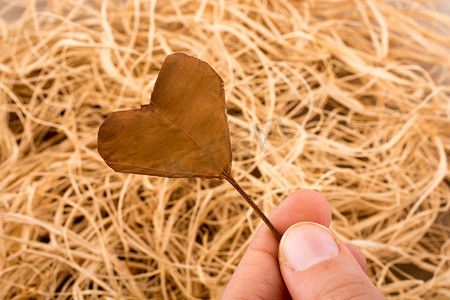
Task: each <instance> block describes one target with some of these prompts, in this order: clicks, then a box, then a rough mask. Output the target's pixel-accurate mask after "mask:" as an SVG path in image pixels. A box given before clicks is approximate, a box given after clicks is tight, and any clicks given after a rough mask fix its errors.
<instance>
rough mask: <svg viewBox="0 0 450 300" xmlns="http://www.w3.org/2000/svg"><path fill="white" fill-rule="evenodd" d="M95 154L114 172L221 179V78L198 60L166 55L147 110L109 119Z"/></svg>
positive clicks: (226, 140) (224, 125) (224, 128)
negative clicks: (98, 154)
mask: <svg viewBox="0 0 450 300" xmlns="http://www.w3.org/2000/svg"><path fill="white" fill-rule="evenodd" d="M98 151H99V153H100V155H101V156H102V157H103V159H104V160H105V161H106V163H107V164H108V165H109V166H110V167H111V168H112V169H114V170H115V171H118V172H125V173H137V174H146V175H153V176H163V177H217V178H225V177H226V176H227V174H229V173H230V170H231V147H230V136H229V129H228V122H227V116H226V106H225V96H224V88H223V81H222V78H221V77H220V76H219V75H218V74H217V73H216V72H215V71H214V70H213V69H212V68H211V67H210V66H209V65H208V64H207V63H205V62H203V61H201V60H199V59H196V58H194V57H192V56H188V55H186V54H183V53H175V54H172V55H169V56H168V57H167V58H166V60H165V61H164V63H163V65H162V67H161V70H160V72H159V75H158V78H157V80H156V83H155V87H154V90H153V93H152V96H151V102H150V104H149V105H142V107H141V108H140V109H136V110H126V111H118V112H113V113H112V114H110V115H109V116H108V117H107V118H106V119H105V121H104V122H103V124H102V125H101V126H100V129H99V133H98Z"/></svg>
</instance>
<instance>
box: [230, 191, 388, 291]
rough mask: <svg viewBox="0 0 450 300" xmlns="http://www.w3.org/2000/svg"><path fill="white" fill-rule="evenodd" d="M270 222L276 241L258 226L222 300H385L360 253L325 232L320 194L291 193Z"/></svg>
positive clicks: (327, 215) (326, 211) (324, 204)
mask: <svg viewBox="0 0 450 300" xmlns="http://www.w3.org/2000/svg"><path fill="white" fill-rule="evenodd" d="M270 220H271V221H272V222H273V224H274V225H275V227H276V228H277V229H278V230H279V231H280V233H282V234H283V233H284V235H283V238H282V240H281V242H280V243H278V241H277V240H276V239H275V237H274V236H273V235H272V233H271V232H270V231H269V229H268V228H267V226H264V225H263V226H261V228H260V229H259V230H258V232H257V233H256V234H255V237H254V238H253V240H252V242H251V243H250V245H249V247H248V249H247V250H246V252H245V254H244V256H243V257H242V259H241V262H240V263H239V265H238V267H237V269H236V271H235V273H234V274H233V277H232V278H231V280H230V282H229V283H228V285H227V287H226V288H225V291H224V293H223V295H222V299H242V298H245V299H290V298H292V299H350V298H351V299H384V297H383V295H382V294H381V292H380V291H379V290H378V289H377V288H376V287H375V286H374V285H373V283H372V282H371V281H370V279H369V277H367V275H366V270H367V264H366V260H365V258H364V255H363V254H362V253H361V251H359V250H358V249H357V248H356V247H355V246H352V245H350V244H345V243H343V242H341V241H339V240H338V239H337V237H336V236H334V235H333V234H331V233H330V231H329V230H328V229H327V228H328V226H329V225H330V221H331V211H330V207H329V206H328V203H327V202H326V200H325V199H324V198H323V197H322V196H321V195H320V194H319V193H317V192H315V191H312V190H300V191H297V192H294V193H293V194H291V195H290V196H288V197H287V198H286V199H285V200H284V201H283V202H282V203H281V204H280V206H279V207H278V208H277V209H276V210H275V211H274V212H273V214H272V215H271V216H270ZM299 222H301V223H299ZM309 222H314V223H309ZM318 224H320V225H318Z"/></svg>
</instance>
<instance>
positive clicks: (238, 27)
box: [0, 0, 450, 299]
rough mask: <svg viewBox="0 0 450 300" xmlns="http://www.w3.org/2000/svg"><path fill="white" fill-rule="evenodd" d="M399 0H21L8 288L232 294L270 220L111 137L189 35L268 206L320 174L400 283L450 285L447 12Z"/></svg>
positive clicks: (12, 44)
mask: <svg viewBox="0 0 450 300" xmlns="http://www.w3.org/2000/svg"><path fill="white" fill-rule="evenodd" d="M389 2H390V4H387V3H385V2H382V1H375V0H367V1H282V0H278V1H270V0H265V1H207V0H204V1H194V0H192V1H191V0H184V1H137V0H136V1H127V2H125V3H124V1H120V2H119V1H117V2H116V1H105V2H100V1H75V0H73V1H68V0H65V1H61V0H57V1H48V3H47V4H45V3H42V2H36V1H27V3H26V4H25V7H24V9H21V8H20V7H18V6H14V5H17V4H18V2H16V1H11V3H10V4H4V5H3V8H1V10H0V14H1V15H2V18H0V108H1V110H0V123H1V124H0V298H2V299H5V298H11V299H23V298H38V299H45V298H58V299H64V298H69V297H73V298H76V299H81V298H83V297H87V298H102V297H105V296H109V297H113V298H116V297H117V298H119V297H121V298H124V299H135V298H151V297H154V298H165V299H168V298H190V299H197V298H217V297H219V296H220V293H221V291H222V290H223V288H224V286H225V285H226V283H227V282H228V280H229V279H230V277H231V275H232V274H233V271H234V270H235V268H236V265H237V263H238V262H239V259H240V257H241V256H242V254H243V252H244V250H245V249H246V246H247V245H248V243H249V241H250V240H251V238H252V234H253V233H254V232H255V230H257V228H258V227H259V226H260V225H261V221H260V220H259V219H258V218H257V216H256V215H255V214H254V213H253V212H252V211H251V209H250V208H249V207H248V206H247V205H246V203H245V202H244V201H243V200H242V199H241V198H240V197H239V195H238V194H237V193H236V191H235V190H233V189H232V187H231V186H230V185H228V184H226V183H224V182H221V181H218V180H200V179H166V178H155V177H148V176H139V175H127V174H117V173H115V172H113V171H112V170H111V169H110V168H108V167H107V166H106V165H105V163H104V162H103V160H102V159H101V158H100V156H99V154H98V153H97V150H96V136H97V130H98V127H99V125H100V123H101V122H102V120H103V119H104V118H105V117H106V116H107V115H108V114H109V113H110V112H112V111H114V110H118V109H131V108H138V107H139V106H140V104H145V103H148V101H149V97H150V94H151V92H152V88H153V85H154V82H155V78H156V75H157V73H158V70H159V68H160V66H161V64H162V62H163V60H164V58H165V57H166V56H167V55H168V54H170V53H172V52H175V51H181V52H185V53H188V54H190V55H194V56H196V57H199V58H201V59H203V60H205V61H207V62H209V63H210V64H211V66H212V67H213V68H215V70H216V71H217V72H218V73H219V74H220V75H221V76H222V77H223V79H224V81H225V89H226V98H227V102H228V114H229V123H230V130H231V135H232V136H231V143H232V147H233V175H234V177H235V178H236V179H237V180H238V181H239V182H240V184H241V185H242V186H243V187H244V189H245V190H246V191H247V192H248V193H249V194H251V195H252V196H253V198H254V199H255V201H256V202H257V203H258V204H259V205H260V206H261V207H262V208H263V210H264V211H265V212H266V213H267V214H269V213H270V212H271V211H272V210H273V209H274V208H275V207H276V206H277V205H278V204H279V203H280V202H281V201H282V200H283V199H284V198H285V197H286V196H287V195H288V194H289V193H291V192H292V191H294V190H296V189H300V188H311V189H316V190H318V191H320V192H321V193H322V194H323V195H324V196H325V197H326V198H327V199H328V201H329V203H330V206H331V208H332V213H333V224H332V229H333V230H334V231H335V232H336V233H337V234H338V236H339V237H340V238H342V239H343V240H344V241H346V242H350V243H353V244H355V245H357V246H358V247H360V249H361V250H362V251H363V253H364V254H365V255H366V257H367V259H368V269H369V270H368V274H369V276H370V277H371V278H372V280H373V282H374V283H375V284H376V285H377V286H378V287H379V289H380V290H381V291H382V292H383V293H384V294H385V295H387V296H389V297H392V298H417V297H424V298H433V297H434V298H447V297H450V291H449V290H448V287H449V285H450V255H449V253H450V240H449V239H448V237H449V235H450V230H449V219H450V217H449V214H448V211H449V207H450V191H449V189H450V188H449V165H448V162H447V159H448V154H449V150H450V123H449V115H450V104H449V97H450V80H449V79H448V78H450V51H449V47H450V39H449V38H448V37H449V31H448V29H449V26H450V19H449V17H446V16H445V15H443V14H441V13H439V12H437V11H436V10H435V9H434V8H433V6H432V5H431V4H430V3H429V2H427V1H420V2H413V1H409V0H405V1H389ZM14 12H15V13H19V14H20V17H18V18H17V19H15V20H12V21H7V20H8V19H11V14H12V13H14Z"/></svg>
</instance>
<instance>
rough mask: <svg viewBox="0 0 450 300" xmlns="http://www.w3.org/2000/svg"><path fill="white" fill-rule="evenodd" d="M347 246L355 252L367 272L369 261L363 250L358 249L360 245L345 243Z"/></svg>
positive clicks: (362, 267) (359, 262) (354, 254)
mask: <svg viewBox="0 0 450 300" xmlns="http://www.w3.org/2000/svg"><path fill="white" fill-rule="evenodd" d="M345 246H346V247H347V249H348V250H350V252H351V253H352V254H353V256H354V257H355V259H356V260H357V261H358V264H359V265H360V266H361V269H362V270H363V271H364V273H367V261H366V257H365V256H364V254H363V253H362V252H361V250H359V249H358V247H356V246H354V245H352V244H349V243H345Z"/></svg>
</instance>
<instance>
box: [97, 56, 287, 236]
mask: <svg viewBox="0 0 450 300" xmlns="http://www.w3.org/2000/svg"><path fill="white" fill-rule="evenodd" d="M98 151H99V153H100V155H101V156H102V157H103V159H104V160H105V161H106V163H107V164H108V165H109V166H110V167H111V168H112V169H113V170H115V171H117V172H125V173H136V174H145V175H153V176H163V177H203V178H214V177H215V178H220V179H226V180H227V181H228V182H229V183H230V184H231V185H232V186H233V187H234V188H235V189H236V190H237V191H238V192H239V193H240V194H241V196H242V197H243V198H244V199H245V200H246V201H247V202H248V203H249V204H250V206H251V207H252V208H253V209H254V210H255V211H256V212H257V213H258V215H259V217H260V218H261V219H262V220H263V221H264V222H265V223H266V224H267V226H268V227H269V229H270V230H271V231H272V233H273V234H274V236H275V237H276V238H277V239H278V240H280V239H281V235H280V234H279V233H278V231H277V230H276V229H275V227H274V226H273V225H272V223H270V221H269V219H268V218H267V217H266V216H265V215H264V213H263V212H262V211H261V210H260V209H259V208H258V206H257V205H256V204H255V203H254V202H253V201H252V200H251V198H250V197H249V196H248V195H247V194H246V193H245V192H244V190H243V189H242V188H241V187H240V186H239V184H238V183H237V182H236V181H235V180H234V178H233V177H232V176H231V147H230V134H229V128H228V121H227V115H226V106H225V96H224V88H223V81H222V78H220V76H219V75H218V74H217V73H216V72H215V71H214V70H213V69H212V68H211V67H210V66H209V65H208V64H207V63H205V62H203V61H201V60H199V59H197V58H194V57H192V56H188V55H186V54H183V53H175V54H172V55H169V56H168V57H167V58H166V60H165V61H164V63H163V65H162V67H161V70H160V72H159V75H158V78H157V80H156V83H155V88H154V90H153V93H152V96H151V101H150V104H149V105H142V107H141V108H140V109H136V110H126V111H118V112H113V113H112V114H110V115H109V116H108V117H107V118H106V119H105V121H104V122H103V124H102V125H101V126H100V128H99V132H98Z"/></svg>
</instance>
